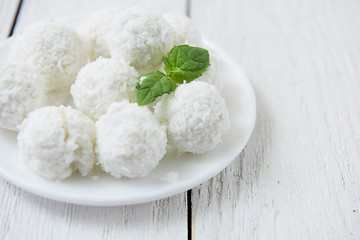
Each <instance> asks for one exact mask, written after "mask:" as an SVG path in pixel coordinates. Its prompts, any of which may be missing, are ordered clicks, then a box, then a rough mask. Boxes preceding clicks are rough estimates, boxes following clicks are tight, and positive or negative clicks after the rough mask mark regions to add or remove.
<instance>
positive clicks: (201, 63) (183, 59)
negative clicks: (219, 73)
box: [163, 45, 210, 84]
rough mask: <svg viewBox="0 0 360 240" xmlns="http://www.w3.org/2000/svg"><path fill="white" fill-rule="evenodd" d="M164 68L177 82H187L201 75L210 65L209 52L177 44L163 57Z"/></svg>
mask: <svg viewBox="0 0 360 240" xmlns="http://www.w3.org/2000/svg"><path fill="white" fill-rule="evenodd" d="M163 61H164V64H165V66H164V69H165V71H166V73H167V75H168V76H170V77H172V78H173V79H174V80H175V81H176V82H177V83H180V84H181V83H183V81H184V80H185V81H186V82H187V83H188V82H191V81H192V80H194V79H196V78H198V77H200V76H201V75H202V74H203V72H205V71H206V69H207V67H208V66H210V64H209V62H210V60H209V52H208V51H207V50H206V49H203V48H199V47H191V46H189V45H180V46H175V47H173V49H171V51H170V52H169V53H168V54H167V55H166V57H163Z"/></svg>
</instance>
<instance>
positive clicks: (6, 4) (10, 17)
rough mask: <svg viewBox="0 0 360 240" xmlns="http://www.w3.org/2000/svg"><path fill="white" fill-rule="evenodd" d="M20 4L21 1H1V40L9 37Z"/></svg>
mask: <svg viewBox="0 0 360 240" xmlns="http://www.w3.org/2000/svg"><path fill="white" fill-rule="evenodd" d="M19 3H20V0H1V1H0V40H2V39H4V38H7V37H8V36H9V34H10V31H11V28H12V26H13V23H14V20H15V16H16V12H17V10H18V5H19Z"/></svg>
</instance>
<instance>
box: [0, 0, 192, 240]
mask: <svg viewBox="0 0 360 240" xmlns="http://www.w3.org/2000/svg"><path fill="white" fill-rule="evenodd" d="M115 3H116V4H118V5H120V6H124V7H128V6H130V5H132V4H134V5H141V4H142V3H145V4H147V5H149V2H147V1H145V0H143V1H140V0H136V1H110V0H107V1H84V0H75V1H72V0H66V1H64V0H57V1H45V0H44V1H40V0H24V1H23V4H22V7H21V11H20V16H19V17H18V21H17V26H16V31H19V30H21V29H22V28H23V27H24V26H26V25H27V24H29V23H31V22H33V21H36V20H38V19H41V18H58V17H63V16H69V15H72V16H74V15H77V14H84V15H88V14H90V13H92V12H95V11H96V10H100V9H102V8H105V7H109V6H111V5H114V4H115ZM151 5H152V6H153V8H155V9H156V8H158V9H160V11H174V12H182V13H185V1H183V0H176V1H172V4H165V1H164V0H159V1H152V2H151ZM2 11H3V9H1V10H0V12H2ZM16 31H15V32H16ZM0 197H1V199H0V239H4V240H5V239H9V240H14V239H36V240H38V239H76V240H81V239H101V240H102V239H154V240H155V239H156V240H158V239H187V200H186V193H183V194H178V195H176V196H174V197H170V198H167V199H163V200H159V201H155V202H151V203H148V204H141V205H134V206H123V207H104V208H101V207H87V206H78V205H73V204H65V203H60V202H55V201H51V200H47V199H44V198H41V197H38V196H35V195H33V194H31V193H28V192H25V191H23V190H21V189H19V188H17V187H15V186H13V185H12V184H10V183H8V182H6V181H4V180H2V179H0Z"/></svg>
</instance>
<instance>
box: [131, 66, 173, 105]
mask: <svg viewBox="0 0 360 240" xmlns="http://www.w3.org/2000/svg"><path fill="white" fill-rule="evenodd" d="M139 79H140V82H138V83H137V85H136V100H137V103H138V105H139V106H143V105H147V104H149V103H152V102H154V101H155V99H156V98H157V97H159V96H162V95H163V94H165V93H170V92H172V91H174V90H175V88H176V83H175V81H174V80H173V79H172V78H171V77H168V76H166V75H165V74H163V73H162V72H160V71H153V72H148V73H145V74H143V75H141V76H140V77H139Z"/></svg>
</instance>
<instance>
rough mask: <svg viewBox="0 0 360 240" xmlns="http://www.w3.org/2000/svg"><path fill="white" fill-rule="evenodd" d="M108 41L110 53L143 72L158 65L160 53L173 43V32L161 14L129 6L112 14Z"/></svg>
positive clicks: (160, 58)
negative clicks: (113, 15)
mask: <svg viewBox="0 0 360 240" xmlns="http://www.w3.org/2000/svg"><path fill="white" fill-rule="evenodd" d="M108 44H109V50H110V54H111V56H112V57H116V58H120V59H123V60H125V62H127V63H128V64H129V65H131V66H134V67H135V68H136V69H137V70H138V71H140V72H141V73H144V72H147V71H151V70H155V69H157V68H158V67H159V65H160V63H161V62H162V57H163V56H165V55H166V53H167V52H169V51H170V50H171V48H172V47H173V35H172V32H171V27H170V25H169V24H168V23H167V22H166V21H165V19H164V18H163V17H162V16H161V14H158V13H154V12H152V11H150V10H146V9H140V8H128V9H126V10H125V11H123V12H121V13H119V14H117V15H116V16H115V17H114V20H113V22H112V25H111V31H110V33H109V38H108Z"/></svg>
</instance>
